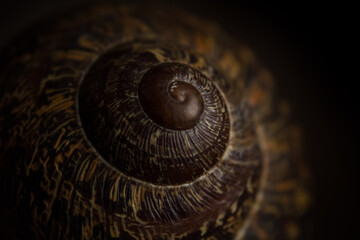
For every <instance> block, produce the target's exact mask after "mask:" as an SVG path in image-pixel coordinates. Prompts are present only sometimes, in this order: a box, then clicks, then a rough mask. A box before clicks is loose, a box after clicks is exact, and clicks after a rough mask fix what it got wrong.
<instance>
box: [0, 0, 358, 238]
mask: <svg viewBox="0 0 360 240" xmlns="http://www.w3.org/2000/svg"><path fill="white" fill-rule="evenodd" d="M91 2H94V1H86V0H78V1H74V0H63V1H44V0H32V1H25V0H17V1H7V2H5V3H1V5H0V34H1V37H0V48H2V47H4V46H6V45H7V44H9V43H11V41H12V40H13V39H14V38H16V36H17V35H18V34H19V33H21V31H22V30H23V29H24V28H26V27H28V26H30V25H32V24H34V23H36V22H38V21H39V20H41V19H44V18H46V17H49V16H52V15H54V14H61V13H62V12H66V11H68V10H70V9H72V8H73V7H75V6H79V5H81V4H89V3H91ZM136 2H137V3H138V4H142V3H143V2H144V1H136ZM171 3H172V4H175V5H179V6H181V7H183V8H186V9H188V10H189V11H190V12H193V13H195V14H197V15H200V16H202V17H203V18H205V19H209V20H212V21H216V22H218V23H219V24H220V25H221V26H222V27H223V28H224V29H225V30H226V31H227V32H228V33H230V34H231V35H232V36H233V37H234V38H237V39H238V40H239V41H241V42H244V43H245V44H247V45H249V46H250V47H251V48H252V49H253V50H254V51H255V54H256V56H257V58H258V60H259V61H260V62H261V63H262V65H263V66H265V67H266V68H268V69H269V70H270V71H271V72H272V73H273V75H274V76H275V79H276V81H277V83H278V84H277V86H278V94H279V95H280V97H281V98H283V99H286V100H288V101H289V102H291V105H292V109H293V111H292V116H293V119H294V123H296V124H298V125H300V126H301V127H302V129H303V146H304V156H305V157H304V159H305V160H306V162H307V163H308V165H309V166H310V168H311V170H312V172H313V176H314V181H313V184H312V191H313V198H314V202H313V207H312V208H311V210H310V211H309V213H308V214H307V215H306V217H305V219H304V224H303V225H304V229H305V231H304V236H303V237H302V238H303V239H359V237H360V234H359V233H357V234H356V232H359V231H357V225H358V224H357V222H356V221H359V220H358V219H359V210H358V203H359V197H357V196H356V192H357V191H358V190H359V187H358V184H359V182H360V181H359V175H358V172H359V166H358V163H357V162H358V160H360V159H359V153H358V146H359V138H360V136H359V127H358V122H359V116H358V115H359V110H358V109H359V107H358V102H359V101H358V100H357V99H358V95H359V89H358V87H357V86H356V83H357V81H358V75H357V74H356V70H357V68H358V67H357V66H356V64H358V62H359V61H358V60H357V59H358V58H359V57H358V53H357V52H356V49H355V46H356V44H355V39H354V36H355V33H356V31H358V30H359V27H356V24H355V20H356V15H355V13H354V10H356V8H355V6H354V5H351V4H347V3H344V2H343V3H342V4H341V5H339V3H337V4H335V3H334V4H330V3H329V2H323V3H322V2H307V1H299V2H298V1H288V2H283V3H280V2H270V1H269V2H260V1H221V2H220V1H202V0H201V1H196V2H195V0H194V1H188V0H186V1H175V2H171ZM0 57H1V56H0Z"/></svg>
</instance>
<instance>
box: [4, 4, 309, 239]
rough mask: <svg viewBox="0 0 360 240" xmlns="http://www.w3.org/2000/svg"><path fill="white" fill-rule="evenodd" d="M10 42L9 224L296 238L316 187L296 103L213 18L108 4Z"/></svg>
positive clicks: (29, 232)
mask: <svg viewBox="0 0 360 240" xmlns="http://www.w3.org/2000/svg"><path fill="white" fill-rule="evenodd" d="M150 8H151V7H150ZM13 49H16V50H13ZM8 54H9V55H11V59H12V60H11V61H9V62H8V63H7V64H5V65H4V66H1V68H0V71H1V72H0V74H1V75H0V84H1V86H2V87H1V90H0V93H1V96H2V97H1V98H0V137H1V138H0V180H1V183H2V184H1V189H0V190H1V195H2V196H8V197H7V199H6V201H5V205H4V207H3V208H2V209H1V213H2V216H3V217H2V218H3V219H2V220H3V221H4V222H5V221H6V224H4V226H2V229H1V228H0V229H1V230H2V232H3V233H2V234H3V236H5V237H8V238H13V239H279V238H281V239H297V237H298V234H299V228H298V225H297V219H298V217H299V216H300V215H301V213H302V212H303V210H304V209H305V208H306V205H307V200H306V196H307V195H306V194H305V192H304V190H303V188H302V182H301V178H302V172H301V171H300V170H299V168H298V167H297V166H299V165H298V164H299V163H298V162H297V160H296V159H297V158H296V153H297V145H296V143H297V141H296V139H295V138H296V134H295V133H296V132H295V131H294V130H293V129H292V128H291V126H290V125H289V123H288V121H287V120H286V116H285V115H286V114H287V110H286V109H287V108H286V107H284V105H279V104H278V102H276V101H275V98H274V95H273V93H274V91H273V82H272V79H271V76H270V74H268V73H267V72H266V71H265V70H263V69H262V68H260V67H259V66H258V65H257V64H256V62H255V60H254V57H253V55H252V53H251V51H250V50H248V49H247V48H245V47H243V46H242V45H239V44H238V43H236V42H235V41H233V40H232V39H231V38H229V37H228V36H227V35H226V34H225V33H224V32H222V31H221V30H220V29H219V28H218V27H217V26H216V25H215V24H212V23H208V22H204V21H203V20H200V19H198V18H196V17H194V16H191V15H189V14H188V13H185V12H182V11H179V10H178V9H176V10H174V9H172V8H170V9H168V10H167V11H163V10H161V9H157V8H151V11H149V8H139V7H135V6H131V5H110V4H109V5H108V4H101V5H96V6H93V7H89V8H87V9H85V10H82V11H80V12H77V13H73V14H70V15H68V16H67V18H60V19H58V20H56V21H53V22H51V23H50V24H48V25H46V26H44V28H43V29H41V30H40V31H38V32H37V33H36V34H33V35H30V36H27V37H26V38H25V40H23V41H22V42H20V43H18V45H15V47H14V48H9V50H8ZM17 229H21V231H18V230H17ZM0 236H1V235H0Z"/></svg>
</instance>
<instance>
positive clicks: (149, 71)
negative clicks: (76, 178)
mask: <svg viewBox="0 0 360 240" xmlns="http://www.w3.org/2000/svg"><path fill="white" fill-rule="evenodd" d="M181 53H183V54H184V55H185V56H186V55H189V53H187V52H186V51H184V50H180V49H178V48H177V47H175V46H166V47H165V46H161V45H160V46H157V45H156V43H152V44H150V43H131V44H127V45H125V46H120V47H117V48H116V49H111V50H109V51H108V52H107V53H105V54H103V55H102V56H101V57H100V58H99V59H98V60H97V61H96V62H95V63H94V64H93V65H92V67H91V68H90V70H89V71H88V73H87V75H86V76H85V79H84V81H83V82H82V86H81V88H80V91H79V113H80V118H81V121H82V126H83V127H84V131H85V133H86V135H87V137H88V139H89V140H90V141H91V142H92V144H93V145H94V146H95V148H96V149H97V150H98V152H99V153H100V154H101V155H102V156H103V157H104V159H106V160H107V161H108V162H110V163H111V165H113V166H114V167H116V168H118V169H119V170H120V171H122V172H123V173H125V174H127V175H129V176H133V177H135V178H138V179H141V180H144V181H145V182H151V183H154V184H161V185H167V184H171V185H176V184H182V183H187V182H190V181H192V180H195V179H196V178H198V177H200V176H201V175H204V174H206V173H207V171H209V170H210V169H211V168H213V167H214V166H215V165H216V164H217V163H218V162H220V161H221V157H222V155H223V154H224V152H225V148H226V146H227V143H228V139H229V130H230V129H229V128H230V123H229V114H228V111H227V108H226V104H225V100H224V99H223V97H222V96H221V93H220V92H219V90H218V89H217V87H216V86H215V85H214V84H213V83H212V81H211V80H210V79H209V78H208V77H206V76H205V75H204V74H202V73H201V72H200V71H199V70H196V69H195V68H193V67H191V63H188V64H190V65H186V64H185V63H186V59H184V58H179V57H178V58H176V56H181V55H180V54H181ZM180 62H181V63H180Z"/></svg>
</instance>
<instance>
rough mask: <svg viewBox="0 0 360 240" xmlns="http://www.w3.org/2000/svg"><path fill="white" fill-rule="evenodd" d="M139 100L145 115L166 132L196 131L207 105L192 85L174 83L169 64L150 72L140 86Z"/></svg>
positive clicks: (178, 81) (182, 82)
mask: <svg viewBox="0 0 360 240" xmlns="http://www.w3.org/2000/svg"><path fill="white" fill-rule="evenodd" d="M139 100H140V103H141V106H142V108H143V110H144V111H145V113H146V114H147V115H148V116H149V118H150V119H152V120H153V121H154V122H155V123H157V124H159V125H160V126H163V127H164V128H168V129H173V130H186V129H190V128H193V127H194V126H195V125H196V124H197V123H198V122H199V119H200V117H201V114H202V112H203V108H204V101H203V99H202V97H201V95H200V93H199V91H198V90H197V89H196V88H195V87H194V86H192V85H191V84H189V83H187V82H184V81H181V80H177V79H174V73H173V72H172V71H171V66H170V65H169V64H162V65H159V66H156V67H154V68H152V69H150V70H149V71H147V72H146V73H145V74H144V76H143V78H142V80H141V82H140V85H139Z"/></svg>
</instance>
